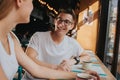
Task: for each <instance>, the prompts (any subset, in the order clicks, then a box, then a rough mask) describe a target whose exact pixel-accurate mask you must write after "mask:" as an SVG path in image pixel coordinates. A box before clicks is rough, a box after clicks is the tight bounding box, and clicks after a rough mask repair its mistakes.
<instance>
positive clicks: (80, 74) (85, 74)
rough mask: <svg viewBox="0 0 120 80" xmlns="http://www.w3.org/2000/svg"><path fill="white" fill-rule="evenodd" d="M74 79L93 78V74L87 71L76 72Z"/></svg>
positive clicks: (87, 79)
mask: <svg viewBox="0 0 120 80" xmlns="http://www.w3.org/2000/svg"><path fill="white" fill-rule="evenodd" d="M76 80H94V76H92V75H90V74H88V73H78V74H77V77H76Z"/></svg>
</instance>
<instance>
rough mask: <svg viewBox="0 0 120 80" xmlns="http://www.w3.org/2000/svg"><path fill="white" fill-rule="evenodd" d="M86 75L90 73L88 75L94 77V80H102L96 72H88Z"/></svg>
mask: <svg viewBox="0 0 120 80" xmlns="http://www.w3.org/2000/svg"><path fill="white" fill-rule="evenodd" d="M85 73H88V74H90V75H92V76H94V80H100V76H99V75H98V74H97V72H95V71H91V70H86V71H85Z"/></svg>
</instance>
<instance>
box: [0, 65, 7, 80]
mask: <svg viewBox="0 0 120 80" xmlns="http://www.w3.org/2000/svg"><path fill="white" fill-rule="evenodd" d="M0 80H8V79H7V77H6V76H5V73H4V71H3V69H2V67H1V65H0Z"/></svg>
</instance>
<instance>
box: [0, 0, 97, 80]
mask: <svg viewBox="0 0 120 80" xmlns="http://www.w3.org/2000/svg"><path fill="white" fill-rule="evenodd" d="M32 9H33V4H32V0H0V80H12V79H13V77H14V75H15V73H16V71H17V69H18V64H19V65H21V66H23V68H25V69H26V70H27V71H28V72H29V73H31V75H32V76H34V77H38V78H51V79H56V78H57V79H61V78H65V79H70V78H75V77H76V74H75V73H71V72H63V71H57V70H52V69H48V68H45V67H42V66H39V65H37V64H36V63H34V62H33V61H32V60H31V59H30V58H29V57H28V56H27V55H26V54H25V53H24V51H23V50H22V48H21V46H20V43H19V41H18V39H17V38H16V36H15V35H14V34H13V33H12V32H11V30H12V29H13V28H14V27H15V26H16V25H17V24H19V23H28V22H29V18H30V14H31V11H32ZM88 73H91V72H89V71H88ZM93 73H94V72H92V74H93ZM46 74H49V75H46ZM94 75H96V73H94Z"/></svg>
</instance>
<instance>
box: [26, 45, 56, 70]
mask: <svg viewBox="0 0 120 80" xmlns="http://www.w3.org/2000/svg"><path fill="white" fill-rule="evenodd" d="M26 54H27V55H28V56H29V57H30V58H31V59H32V60H33V61H34V62H35V63H37V64H39V65H41V66H45V67H48V68H52V69H57V65H55V64H48V63H45V62H42V61H39V60H38V59H36V57H37V56H38V53H37V52H36V51H35V50H34V49H33V48H31V47H28V48H27V49H26Z"/></svg>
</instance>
